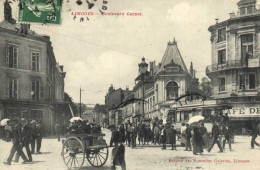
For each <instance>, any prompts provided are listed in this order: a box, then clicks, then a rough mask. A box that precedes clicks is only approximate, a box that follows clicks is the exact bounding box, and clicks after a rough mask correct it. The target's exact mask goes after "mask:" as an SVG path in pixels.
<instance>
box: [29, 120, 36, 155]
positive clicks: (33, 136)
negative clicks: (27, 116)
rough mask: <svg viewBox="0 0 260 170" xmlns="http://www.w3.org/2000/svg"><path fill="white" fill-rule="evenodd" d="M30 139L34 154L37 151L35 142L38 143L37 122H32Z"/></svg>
mask: <svg viewBox="0 0 260 170" xmlns="http://www.w3.org/2000/svg"><path fill="white" fill-rule="evenodd" d="M30 129H31V130H30V133H31V134H30V137H31V153H32V154H34V151H35V141H36V121H35V120H32V122H31V124H30Z"/></svg>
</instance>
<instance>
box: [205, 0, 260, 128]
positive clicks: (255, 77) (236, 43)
mask: <svg viewBox="0 0 260 170" xmlns="http://www.w3.org/2000/svg"><path fill="white" fill-rule="evenodd" d="M237 5H238V13H237V14H235V13H230V18H229V19H228V20H226V21H223V22H216V24H215V25H212V26H210V27H209V31H210V33H211V39H210V40H211V63H212V64H211V65H210V66H208V67H207V68H206V74H207V76H208V77H209V78H210V79H211V81H212V86H213V96H212V97H213V98H214V99H215V100H216V101H217V103H218V104H229V105H230V106H231V107H232V109H224V111H223V112H227V113H229V116H230V119H231V121H232V123H233V124H235V125H236V127H237V131H241V128H246V129H250V128H251V127H252V124H253V122H252V120H260V93H259V92H260V82H259V80H260V67H259V58H260V12H259V10H258V9H256V0H240V1H239V2H238V3H237Z"/></svg>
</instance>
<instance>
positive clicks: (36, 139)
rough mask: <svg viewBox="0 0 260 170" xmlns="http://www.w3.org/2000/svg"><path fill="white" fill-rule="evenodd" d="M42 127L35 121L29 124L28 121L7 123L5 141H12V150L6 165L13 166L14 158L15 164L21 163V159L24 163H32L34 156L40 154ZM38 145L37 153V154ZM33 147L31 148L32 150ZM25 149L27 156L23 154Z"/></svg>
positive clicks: (13, 120)
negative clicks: (20, 158)
mask: <svg viewBox="0 0 260 170" xmlns="http://www.w3.org/2000/svg"><path fill="white" fill-rule="evenodd" d="M41 126H42V125H41V124H40V123H37V122H36V121H35V120H33V121H31V123H29V122H28V120H27V119H25V118H22V119H21V120H19V119H11V120H10V121H8V122H7V125H6V127H5V133H6V135H5V138H4V140H6V141H10V139H11V140H12V143H13V145H12V148H11V151H10V154H9V156H8V158H7V161H6V162H4V164H7V165H11V163H12V160H13V157H14V156H15V160H14V162H19V157H20V156H21V157H22V159H23V163H26V162H32V154H34V153H35V154H40V153H41V152H40V149H41V142H42V127H41ZM35 143H36V146H37V148H36V152H35ZM30 145H31V148H30ZM23 148H25V149H26V152H27V156H26V155H25V154H24V152H23V150H22V149H23Z"/></svg>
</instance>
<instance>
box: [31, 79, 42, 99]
mask: <svg viewBox="0 0 260 170" xmlns="http://www.w3.org/2000/svg"><path fill="white" fill-rule="evenodd" d="M43 96H44V91H43V86H41V83H40V82H39V81H33V82H32V100H34V101H39V100H40V98H43Z"/></svg>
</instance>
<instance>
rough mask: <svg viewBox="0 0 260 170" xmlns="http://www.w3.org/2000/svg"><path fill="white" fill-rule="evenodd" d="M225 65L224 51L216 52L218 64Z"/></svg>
mask: <svg viewBox="0 0 260 170" xmlns="http://www.w3.org/2000/svg"><path fill="white" fill-rule="evenodd" d="M225 63H226V49H223V50H219V51H218V64H225Z"/></svg>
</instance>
